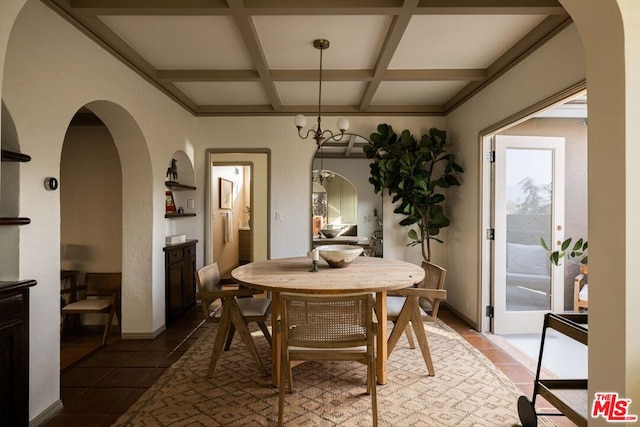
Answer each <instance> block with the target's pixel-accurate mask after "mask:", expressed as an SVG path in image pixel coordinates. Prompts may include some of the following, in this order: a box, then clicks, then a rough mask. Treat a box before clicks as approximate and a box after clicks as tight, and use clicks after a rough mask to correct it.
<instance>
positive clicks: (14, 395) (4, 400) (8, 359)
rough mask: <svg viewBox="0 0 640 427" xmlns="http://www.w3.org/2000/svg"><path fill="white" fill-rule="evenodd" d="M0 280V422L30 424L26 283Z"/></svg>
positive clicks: (10, 424)
mask: <svg viewBox="0 0 640 427" xmlns="http://www.w3.org/2000/svg"><path fill="white" fill-rule="evenodd" d="M35 284H36V281H35V280H25V281H20V282H0V425H3V426H4V425H6V426H28V425H29V287H31V286H33V285H35Z"/></svg>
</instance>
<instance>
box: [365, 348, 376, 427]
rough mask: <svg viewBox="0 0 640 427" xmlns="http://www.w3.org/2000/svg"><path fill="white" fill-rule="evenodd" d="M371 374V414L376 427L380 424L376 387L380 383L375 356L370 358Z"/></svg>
mask: <svg viewBox="0 0 640 427" xmlns="http://www.w3.org/2000/svg"><path fill="white" fill-rule="evenodd" d="M367 370H368V371H369V372H370V374H369V382H370V383H371V390H370V394H371V416H372V417H373V426H374V427H376V426H377V425H378V398H377V393H376V389H377V386H378V384H377V383H376V361H375V357H371V358H370V359H369V369H367Z"/></svg>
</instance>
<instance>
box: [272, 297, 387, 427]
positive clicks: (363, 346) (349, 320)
mask: <svg viewBox="0 0 640 427" xmlns="http://www.w3.org/2000/svg"><path fill="white" fill-rule="evenodd" d="M280 303H281V313H282V316H281V318H280V322H279V323H278V326H279V330H280V336H281V340H282V345H281V359H280V360H281V365H280V384H279V386H280V389H279V400H278V425H279V426H282V425H283V418H284V391H285V387H287V386H288V389H289V391H291V390H292V389H293V379H292V372H291V362H292V361H303V360H355V361H358V362H360V363H364V364H366V365H367V394H370V395H371V411H372V416H373V425H374V426H377V425H378V409H377V402H376V385H377V384H376V361H375V358H376V357H375V354H376V353H375V345H374V342H375V339H374V338H375V333H376V323H375V322H374V321H373V298H372V296H371V294H369V293H359V294H343V295H305V294H293V293H282V294H280Z"/></svg>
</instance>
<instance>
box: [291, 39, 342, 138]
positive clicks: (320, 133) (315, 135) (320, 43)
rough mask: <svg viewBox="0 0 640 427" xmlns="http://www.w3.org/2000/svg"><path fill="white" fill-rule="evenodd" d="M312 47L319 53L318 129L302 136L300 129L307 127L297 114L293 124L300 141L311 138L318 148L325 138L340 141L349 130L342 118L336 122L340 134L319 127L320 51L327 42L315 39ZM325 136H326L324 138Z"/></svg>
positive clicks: (326, 47) (320, 102) (324, 47)
mask: <svg viewBox="0 0 640 427" xmlns="http://www.w3.org/2000/svg"><path fill="white" fill-rule="evenodd" d="M313 47H315V48H316V49H318V50H319V51H320V78H319V80H318V127H317V128H316V129H313V128H311V129H309V130H308V131H307V133H306V135H304V136H303V134H302V132H301V131H302V128H304V127H305V126H306V125H307V119H306V118H305V117H304V115H302V114H298V115H297V116H296V117H295V119H294V120H293V123H294V124H295V125H296V128H298V136H299V137H300V138H301V139H307V138H309V136H311V137H312V138H313V139H314V140H315V141H316V145H317V146H318V148H319V147H320V146H322V141H323V140H324V139H327V138H331V139H333V140H334V141H340V140H341V139H342V137H343V136H344V133H345V132H346V131H347V129H349V120H347V119H345V118H342V119H340V120H338V129H339V130H340V134H337V133H336V134H334V133H333V132H331V131H330V130H322V126H321V121H322V118H321V113H322V51H323V50H325V49H328V48H329V40H325V39H316V40H314V41H313ZM325 135H326V136H325Z"/></svg>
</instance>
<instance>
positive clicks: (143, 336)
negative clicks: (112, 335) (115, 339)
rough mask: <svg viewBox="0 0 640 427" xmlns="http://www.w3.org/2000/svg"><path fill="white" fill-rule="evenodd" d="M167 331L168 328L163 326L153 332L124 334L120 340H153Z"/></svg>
mask: <svg viewBox="0 0 640 427" xmlns="http://www.w3.org/2000/svg"><path fill="white" fill-rule="evenodd" d="M166 330H167V327H166V326H165V325H162V326H161V327H160V328H158V329H156V330H155V331H153V332H123V333H122V334H121V335H120V338H121V339H123V340H152V339H154V338H155V337H157V336H158V335H160V334H161V333H163V332H164V331H166Z"/></svg>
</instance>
